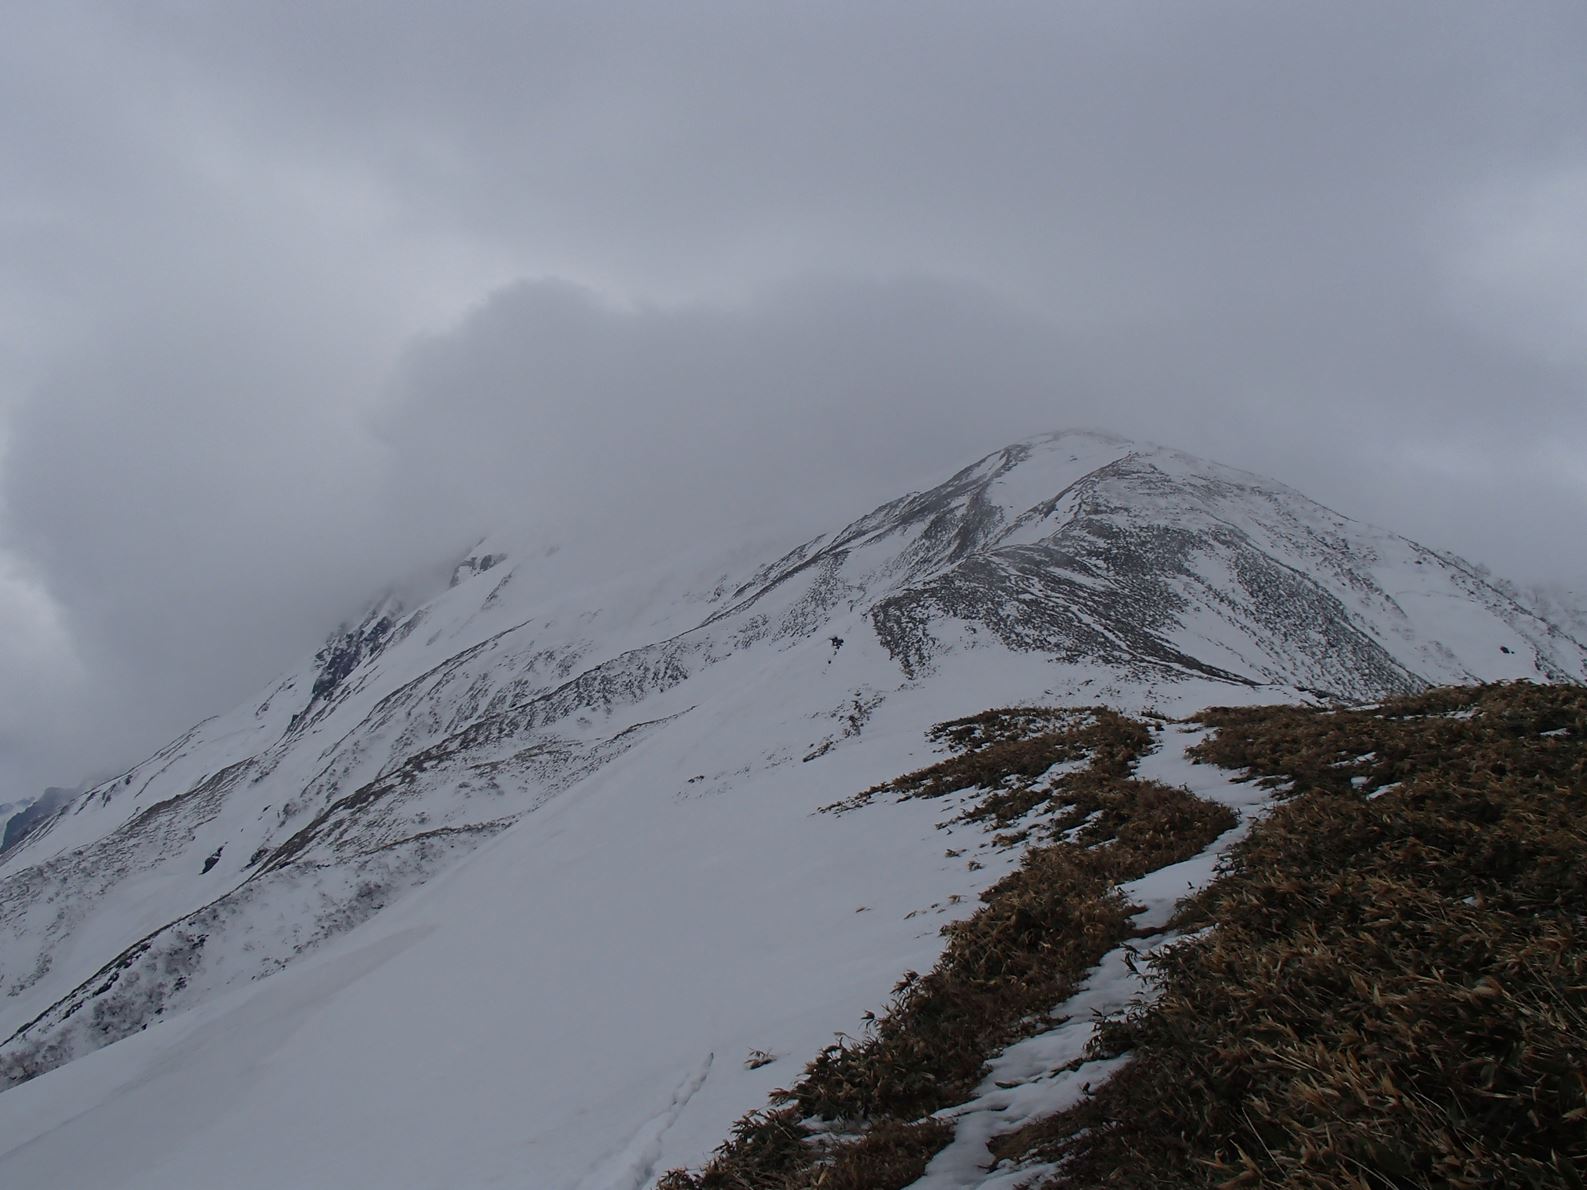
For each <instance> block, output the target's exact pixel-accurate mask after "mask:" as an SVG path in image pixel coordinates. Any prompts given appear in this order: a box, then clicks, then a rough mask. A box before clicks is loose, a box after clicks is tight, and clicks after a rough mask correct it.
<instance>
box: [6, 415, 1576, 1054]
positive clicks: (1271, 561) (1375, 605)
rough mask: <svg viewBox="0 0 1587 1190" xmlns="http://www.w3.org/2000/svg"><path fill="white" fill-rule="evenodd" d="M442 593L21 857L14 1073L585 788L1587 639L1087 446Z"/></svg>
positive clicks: (1405, 561)
mask: <svg viewBox="0 0 1587 1190" xmlns="http://www.w3.org/2000/svg"><path fill="white" fill-rule="evenodd" d="M790 547H791V548H790ZM437 586H438V588H439V589H437V590H436V591H434V592H433V593H430V594H428V597H426V598H422V599H418V600H417V601H403V600H398V599H395V598H386V599H383V600H381V601H379V602H378V603H376V604H374V605H373V606H372V607H371V608H370V609H369V612H368V614H367V615H366V616H365V617H363V618H362V619H361V620H360V621H359V622H358V623H357V624H352V625H348V626H347V627H345V628H344V629H342V630H340V631H339V632H338V633H336V634H334V635H333V637H332V638H331V639H330V640H328V641H327V642H326V644H325V646H324V647H323V648H322V649H320V650H319V651H318V652H317V653H316V654H315V655H314V656H313V657H312V658H308V659H306V660H305V661H304V662H303V663H302V664H300V665H299V666H297V667H296V668H295V669H294V670H292V671H291V672H289V673H288V674H286V675H285V676H283V677H282V678H281V679H279V680H278V681H277V682H275V683H273V684H272V685H271V686H270V687H269V689H268V690H267V691H265V692H264V693H263V694H262V695H261V696H260V697H259V698H257V699H254V700H251V701H250V702H249V703H248V704H246V705H245V706H242V707H239V708H236V709H235V710H233V711H231V712H229V713H227V714H224V715H221V716H218V717H216V718H214V719H210V720H207V721H205V722H204V723H201V724H199V725H198V726H196V727H194V728H193V729H192V730H191V731H189V732H188V733H186V734H185V735H184V736H182V737H181V738H180V739H178V740H176V741H173V742H172V743H171V744H170V745H168V746H167V747H165V748H164V749H162V750H161V751H160V752H158V753H156V754H155V755H154V756H153V757H150V758H149V759H148V760H146V761H143V762H142V763H140V764H138V765H136V766H134V767H133V768H132V769H130V770H128V771H127V772H126V773H124V774H121V775H119V776H118V777H116V778H115V779H114V780H112V781H109V782H106V783H104V784H101V785H99V786H97V787H95V788H93V789H90V790H88V791H87V792H86V793H84V794H82V795H81V796H79V797H77V798H76V799H74V800H73V801H72V802H71V803H70V805H68V806H67V807H66V809H65V810H64V811H63V812H62V813H60V814H58V815H57V816H55V817H54V818H52V819H50V820H48V821H47V822H45V823H43V824H42V825H40V826H38V827H36V828H35V829H34V830H33V832H32V834H31V835H29V837H28V838H27V839H26V840H24V841H23V842H22V844H20V845H19V846H17V847H15V848H14V849H13V850H12V851H10V852H8V853H6V854H5V855H4V856H3V857H0V1076H3V1078H4V1079H5V1080H7V1081H11V1082H15V1081H20V1080H24V1079H27V1078H29V1077H32V1076H33V1075H36V1074H38V1073H40V1072H42V1071H45V1070H49V1069H52V1068H54V1067H56V1066H58V1065H60V1064H62V1063H64V1062H69V1061H71V1060H72V1059H74V1058H76V1057H78V1056H81V1055H83V1054H86V1053H89V1052H91V1051H93V1050H94V1049H96V1048H98V1047H100V1046H102V1045H105V1044H107V1043H109V1042H112V1041H115V1040H117V1039H118V1038H121V1037H125V1036H128V1035H130V1034H131V1033H134V1032H137V1031H139V1030H140V1029H142V1028H143V1027H144V1026H146V1025H148V1024H149V1023H151V1022H154V1021H157V1020H160V1019H162V1018H165V1017H169V1016H171V1015H173V1014H176V1013H179V1012H181V1011H183V1010H188V1009H194V1008H197V1007H200V1006H203V1005H206V1004H208V1003H211V1002H212V1001H214V1000H215V998H216V997H217V996H220V995H221V994H222V993H226V992H227V991H228V989H236V988H239V987H241V986H243V985H246V984H248V983H249V982H250V981H253V980H256V979H258V978H260V977H262V976H265V975H269V974H271V973H273V972H276V971H279V970H281V969H282V968H284V967H289V966H293V965H297V964H298V963H299V962H300V961H301V960H303V959H304V957H305V956H308V955H310V954H312V953H314V952H315V951H317V950H320V949H322V948H323V947H324V945H325V944H326V943H327V942H329V941H331V940H334V939H337V938H338V937H339V936H340V935H343V934H345V933H347V932H349V931H350V930H353V929H354V928H355V927H357V926H359V925H361V924H362V923H364V922H366V921H368V920H369V919H371V918H372V917H375V916H376V915H377V914H381V913H382V911H383V910H385V909H386V908H387V907H388V906H392V905H394V904H395V903H396V902H397V901H399V900H401V899H403V898H405V897H406V896H407V894H408V893H409V892H410V891H411V890H413V889H414V888H416V887H419V886H420V885H423V884H425V883H426V882H429V881H432V880H433V879H434V878H435V877H436V876H437V874H438V873H440V872H442V871H444V870H447V869H450V868H453V867H454V866H456V865H457V864H458V862H459V861H460V860H462V859H463V858H464V857H466V856H469V855H470V854H478V855H479V856H480V858H479V860H478V862H480V863H484V862H485V856H484V854H483V853H480V852H479V848H480V847H481V845H482V844H484V843H485V842H486V841H487V840H491V839H493V838H495V837H497V836H500V835H502V833H503V832H504V831H508V830H509V828H514V829H513V830H512V831H511V832H510V837H509V839H503V840H502V846H503V847H506V846H507V845H508V843H509V841H510V839H516V838H518V837H520V836H528V835H533V834H534V833H535V832H536V831H540V830H545V829H550V828H549V827H548V826H547V825H546V824H547V823H550V822H552V821H554V820H555V814H554V811H555V810H556V808H557V807H558V806H563V805H565V804H571V803H569V801H568V799H570V798H571V799H574V800H575V801H577V800H580V799H588V798H591V797H594V796H596V792H595V791H600V794H599V795H600V796H601V797H605V798H608V799H621V798H623V797H634V798H640V797H651V798H658V799H661V800H663V801H666V802H668V804H669V805H670V804H676V805H677V806H693V807H697V806H699V805H706V804H726V803H728V802H734V801H735V800H744V799H749V800H751V801H752V800H753V796H752V794H751V793H750V792H747V791H750V790H753V789H757V788H761V787H762V786H763V785H767V783H771V784H778V783H782V784H787V783H789V782H794V781H796V780H797V781H818V782H821V783H822V785H823V791H822V792H823V795H824V800H827V801H830V800H832V798H833V797H837V796H842V795H844V794H847V793H850V792H853V789H850V788H845V787H844V786H845V784H846V783H850V782H854V781H858V782H859V784H858V785H856V786H855V788H859V787H863V786H864V785H865V784H869V783H870V782H871V781H874V780H879V779H884V778H886V777H889V776H891V775H893V774H894V773H895V772H897V771H901V769H902V768H903V767H905V762H907V761H908V760H909V758H910V756H911V751H910V750H911V749H913V748H915V747H917V746H918V738H919V732H920V731H921V730H922V729H923V728H924V727H925V726H926V725H928V724H929V723H930V722H932V721H934V720H936V719H945V718H950V717H953V716H955V715H960V714H965V713H970V712H974V711H976V710H979V709H982V708H983V707H985V706H988V705H994V704H999V703H1002V704H1007V703H1015V702H1026V701H1038V700H1039V701H1047V702H1064V701H1077V702H1088V703H1092V702H1111V703H1114V704H1116V705H1121V706H1126V707H1138V706H1142V705H1146V704H1153V705H1157V706H1160V707H1163V708H1173V707H1184V708H1186V709H1189V708H1190V707H1193V706H1200V705H1204V704H1205V703H1208V702H1237V701H1252V700H1258V699H1260V700H1265V701H1272V700H1278V699H1291V698H1306V697H1316V698H1342V699H1358V698H1371V697H1377V696H1380V695H1383V694H1387V693H1391V692H1397V691H1405V690H1413V689H1417V688H1419V687H1421V686H1423V685H1426V684H1428V683H1435V682H1448V681H1466V680H1473V679H1477V680H1491V679H1497V678H1519V677H1525V678H1537V679H1568V680H1577V681H1579V680H1583V679H1587V649H1584V647H1583V645H1582V644H1581V643H1580V642H1579V641H1578V640H1576V639H1574V638H1572V637H1571V636H1570V635H1569V634H1568V633H1567V632H1566V631H1565V630H1564V629H1562V628H1560V627H1559V626H1557V625H1555V624H1553V623H1550V622H1549V621H1547V620H1545V619H1543V618H1541V617H1540V616H1539V615H1537V614H1535V613H1534V612H1532V611H1530V610H1528V609H1527V608H1525V607H1523V606H1522V605H1521V604H1520V603H1518V602H1517V601H1516V600H1515V599H1514V598H1512V597H1511V596H1510V595H1509V594H1508V593H1506V591H1505V590H1503V589H1501V588H1500V587H1499V586H1496V585H1494V583H1492V582H1490V581H1489V580H1488V579H1487V578H1485V577H1484V576H1483V575H1481V574H1479V572H1478V571H1477V570H1476V569H1475V568H1472V567H1470V566H1467V565H1466V564H1464V563H1462V562H1460V561H1459V560H1457V559H1453V558H1449V557H1447V556H1443V555H1439V554H1436V553H1434V552H1432V551H1429V550H1426V549H1424V548H1422V547H1420V546H1417V545H1415V544H1414V543H1412V542H1409V541H1407V540H1405V539H1403V538H1400V537H1397V536H1395V535H1393V534H1391V533H1387V532H1384V531H1381V530H1377V529H1374V528H1371V527H1369V526H1365V525H1361V524H1359V523H1357V522H1353V521H1350V520H1348V519H1347V518H1345V517H1342V516H1339V515H1338V514H1336V513H1333V512H1331V511H1330V510H1328V509H1325V508H1322V507H1321V506H1319V505H1316V504H1314V503H1312V502H1310V501H1308V500H1306V499H1305V498H1304V497H1303V496H1301V495H1299V494H1298V493H1296V492H1294V491H1292V490H1290V489H1288V488H1285V487H1283V486H1282V485H1279V484H1275V483H1272V482H1271V481H1268V480H1264V479H1262V478H1260V477H1257V476H1253V475H1250V474H1248V473H1245V472H1240V471H1235V470H1232V469H1229V468H1225V467H1221V466H1219V465H1216V464H1212V463H1208V462H1205V461H1203V460H1199V459H1195V458H1193V457H1191V456H1187V455H1184V454H1181V453H1178V452H1175V451H1171V450H1166V449H1163V448H1160V447H1156V446H1152V445H1150V444H1145V443H1135V442H1129V441H1126V440H1124V439H1119V438H1114V437H1111V436H1108V435H1103V434H1095V433H1077V432H1070V433H1059V434H1052V435H1045V436H1042V437H1039V438H1034V439H1031V440H1028V441H1026V442H1022V443H1018V444H1014V445H1012V446H1009V447H1006V448H1004V449H1003V450H1000V451H997V452H995V453H993V454H991V455H988V456H987V457H985V458H983V459H981V460H979V461H977V462H975V463H973V464H971V465H970V466H968V467H966V468H964V469H963V470H961V471H959V472H957V473H956V474H954V475H953V476H951V477H949V478H948V479H947V480H945V481H943V482H941V483H939V484H936V485H935V486H932V487H929V488H927V489H925V490H922V491H920V492H916V493H911V494H909V495H906V496H903V497H900V498H899V499H897V500H894V501H891V502H889V503H887V504H885V505H883V506H881V507H879V508H877V509H874V510H872V511H871V512H869V513H866V514H865V515H863V516H861V517H859V518H858V519H856V520H854V521H852V522H851V523H849V524H848V525H846V526H843V527H842V528H840V529H837V530H836V531H834V532H831V533H828V534H823V535H820V536H817V537H814V538H811V539H809V540H807V541H804V542H802V543H799V544H793V543H786V542H785V543H776V544H773V545H771V546H762V545H760V544H755V543H726V544H725V545H724V544H721V543H712V544H710V545H709V546H706V547H700V548H685V547H683V546H682V545H680V546H679V548H677V549H676V550H673V551H672V552H671V554H670V556H668V557H666V558H665V559H663V560H662V561H660V562H658V563H657V564H655V565H652V566H649V567H646V568H630V567H627V566H625V565H624V562H623V559H621V558H615V559H614V558H612V557H611V556H610V555H608V554H606V553H605V552H603V550H602V546H601V543H599V542H596V541H583V542H574V543H568V544H567V545H566V546H564V548H562V549H560V550H554V551H553V550H550V549H547V548H545V547H543V546H542V547H538V548H526V547H524V546H522V545H521V544H518V543H507V542H497V541H494V540H492V539H485V540H483V541H481V542H480V543H478V544H477V545H476V546H475V547H474V548H473V549H472V550H471V551H469V552H468V554H467V555H466V556H465V557H464V558H463V559H462V560H461V561H460V563H459V564H458V565H457V566H456V567H455V568H454V569H453V572H452V574H451V581H450V585H445V586H441V585H440V584H437ZM410 600H411V597H410ZM884 727H885V730H884ZM888 731H891V732H892V733H893V734H891V735H889V734H887V733H888ZM879 737H880V739H881V740H882V741H883V742H881V743H878V742H876V741H877V740H878V738H879ZM904 740H908V741H909V743H908V744H907V745H906V744H903V743H900V742H899V741H904ZM887 741H892V742H890V743H889V742H887ZM801 762H809V767H805V765H804V764H803V763H801ZM622 773H628V774H630V775H631V778H630V779H631V780H633V781H634V782H635V783H634V784H632V785H623V786H619V785H616V784H614V782H616V781H617V775H618V774H622ZM640 773H643V774H644V776H643V778H642V779H640V778H638V777H636V776H633V775H634V774H640ZM834 786H835V788H834ZM826 795H830V796H826ZM570 812H571V811H570ZM686 812H688V811H682V810H680V811H679V813H686ZM513 845H514V846H516V845H517V844H513ZM487 850H488V851H490V852H491V853H492V854H494V853H495V846H494V845H492V848H489V849H487ZM657 876H658V878H660V873H659V872H658V874H657ZM840 1023H841V1022H840Z"/></svg>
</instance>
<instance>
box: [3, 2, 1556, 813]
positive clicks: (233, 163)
mask: <svg viewBox="0 0 1587 1190" xmlns="http://www.w3.org/2000/svg"><path fill="white" fill-rule="evenodd" d="M1583 62H1587V5H1584V4H1582V3H1580V0H1556V2H1552V3H1550V2H1546V0H1527V2H1525V3H1498V2H1495V3H1477V2H1476V0H1426V2H1424V3H1410V2H1393V0H1390V2H1385V0H1362V2H1359V3H1349V2H1335V3H1328V4H1311V5H1298V4H1273V3H1270V2H1268V0H1250V2H1247V3H1224V2H1216V0H1199V2H1196V3H1182V2H1178V0H1173V2H1170V0H1163V2H1161V3H1133V2H1130V0H1091V2H1081V0H1068V2H1063V0H1040V2H1037V0H1030V2H1008V3H998V2H995V0H990V2H978V3H969V2H967V0H964V2H959V3H937V2H932V0H897V2H894V0H864V2H863V3H859V2H856V0H843V2H823V0H801V2H799V3H793V2H788V3H757V2H753V0H732V2H722V3H703V2H699V0H667V2H666V3H652V2H648V0H646V2H638V0H636V2H632V3H621V4H618V3H604V2H602V0H581V2H579V3H577V4H574V3H565V2H564V3H556V4H548V3H539V2H536V0H501V2H496V0H480V2H477V3H462V4H457V3H452V4H444V5H443V4H440V3H417V2H415V0H379V2H378V3H377V2H375V0H341V2H338V3H324V2H322V0H316V2H314V3H306V2H299V0H273V2H271V3H259V2H253V3H228V2H225V0H207V2H204V3H194V2H191V0H183V2H175V0H140V2H139V3H136V4H129V3H124V2H121V0H49V2H48V3H35V2H31V0H15V2H14V3H12V4H10V5H8V7H7V21H6V35H5V37H4V38H3V39H0V449H3V451H4V454H3V456H0V801H4V800H7V798H8V796H9V793H8V791H10V792H24V791H26V790H27V789H29V788H32V787H34V786H37V785H40V784H42V783H44V782H46V781H52V782H75V781H77V780H79V779H81V778H83V777H84V776H86V775H88V774H90V773H92V772H94V771H95V770H101V769H108V768H110V767H113V766H116V765H119V764H122V763H126V762H128V761H130V760H133V759H136V758H137V755H138V754H141V753H144V752H147V751H149V750H152V749H153V748H154V747H156V746H158V745H159V744H160V743H161V742H163V740H164V739H166V738H168V737H169V736H171V735H173V734H174V733H175V732H176V731H178V730H180V729H181V728H183V727H185V726H187V725H188V724H189V723H190V722H191V721H193V720H195V719H196V718H199V717H201V716H203V715H205V714H208V713H211V712H213V711H218V710H221V709H224V708H226V707H227V706H229V705H230V704H232V703H233V702H235V701H236V700H237V699H239V698H241V697H244V696H246V695H247V694H248V693H250V692H251V690H252V689H253V688H254V687H256V686H257V685H259V684H260V683H262V682H263V681H265V680H266V679H267V678H268V677H270V676H271V675H272V674H273V673H274V672H276V671H277V670H279V669H281V668H283V667H284V666H285V665H287V664H289V663H290V662H292V661H293V660H295V659H296V658H297V657H299V656H300V655H302V654H303V653H305V652H306V651H309V650H311V649H312V648H313V647H314V646H315V644H316V643H317V641H318V639H319V638H320V636H321V635H322V634H323V633H324V632H325V631H326V630H327V629H328V628H330V627H331V626H333V625H334V623H335V622H336V621H337V619H338V618H339V617H340V616H342V615H343V614H345V613H346V612H347V611H348V610H350V609H351V608H354V607H356V605H357V603H358V601H359V600H360V599H361V598H362V597H363V596H364V595H365V594H367V593H369V592H370V590H371V588H373V587H378V586H379V585H380V584H381V583H383V582H384V581H386V579H387V578H388V577H389V576H392V575H395V574H397V573H398V572H400V571H402V570H403V569H404V568H407V567H412V566H415V565H417V564H419V563H420V562H421V561H423V560H425V559H427V558H429V557H431V556H433V555H435V554H437V553H440V554H444V553H446V552H448V551H449V550H451V549H453V548H462V547H464V546H466V545H467V544H468V542H469V541H470V540H471V539H472V538H473V536H475V535H477V534H478V533H480V532H483V531H486V530H488V529H490V528H492V527H494V526H496V525H513V526H518V527H520V528H528V529H531V530H543V531H544V532H546V533H548V534H558V533H561V534H566V533H570V532H589V531H601V527H602V526H607V527H615V531H619V532H622V533H627V534H633V533H634V532H636V530H637V529H639V528H649V527H653V526H655V525H656V522H655V521H654V520H653V519H652V518H653V517H654V516H656V515H657V514H656V512H655V511H654V510H658V509H659V510H664V511H665V513H666V515H667V521H666V525H667V526H670V528H667V529H666V530H665V531H677V530H676V526H677V525H678V524H679V523H689V521H688V518H691V517H694V518H699V520H698V524H699V525H700V531H702V532H705V531H711V528H712V527H713V526H714V525H716V524H717V523H718V522H717V521H716V520H714V519H713V512H712V510H714V509H719V508H723V507H730V508H732V509H733V510H734V511H735V513H737V514H739V515H748V516H753V515H754V514H755V513H757V512H758V511H762V510H765V511H768V512H769V511H770V510H774V509H775V510H778V511H779V514H780V515H782V516H784V517H786V516H787V515H788V512H789V510H790V509H792V510H794V511H795V512H796V513H797V514H798V515H800V516H805V517H807V518H808V521H809V526H808V527H809V529H810V531H811V532H812V533H814V532H818V531H820V530H822V529H823V528H825V527H826V526H827V524H828V522H829V521H831V520H832V519H834V518H836V519H843V518H844V517H845V516H846V515H848V514H851V513H856V512H858V511H861V510H862V509H863V508H864V507H866V506H868V504H870V503H874V502H876V501H878V500H881V499H885V498H888V497H890V496H892V495H895V494H898V492H900V491H902V490H904V489H908V488H911V487H919V486H922V485H924V484H926V483H928V482H931V481H932V480H933V479H934V478H935V477H936V476H937V475H938V473H939V472H943V471H945V470H948V469H951V468H953V467H955V466H957V465H959V464H961V463H964V462H967V461H969V460H970V459H973V458H974V457H977V456H978V455H980V454H983V453H985V452H986V451H989V450H992V449H995V448H996V447H998V446H1001V445H1003V444H1004V443H1006V442H1007V441H1010V440H1012V439H1014V438H1017V437H1020V436H1023V435H1026V434H1030V433H1035V432H1040V431H1043V430H1047V429H1056V428H1061V427H1064V426H1068V425H1076V424H1080V425H1090V426H1097V427H1101V428H1110V429H1114V430H1117V431H1119V432H1122V433H1127V434H1133V435H1137V436H1140V437H1144V438H1148V439H1151V440H1154V441H1158V442H1162V443H1165V444H1168V445H1174V446H1180V447H1183V448H1185V449H1189V450H1192V451H1195V452H1197V453H1201V454H1205V455H1208V456H1210V457H1214V458H1217V459H1219V460H1221V461H1224V462H1228V463H1232V464H1235V465H1239V466H1245V467H1249V468H1252V469H1254V470H1257V471H1261V472H1264V473H1266V474H1269V475H1273V476H1276V477H1278V478H1281V479H1283V480H1285V481H1286V482H1288V483H1291V484H1292V485H1294V486H1296V487H1298V488H1300V489H1301V490H1302V491H1305V492H1307V493H1308V494H1310V495H1312V496H1313V497H1315V498H1317V499H1320V500H1322V501H1323V502H1325V503H1328V504H1330V505H1332V506H1334V507H1336V508H1338V509H1340V510H1341V511H1343V512H1346V513H1348V514H1350V515H1353V516H1358V517H1362V518H1364V519H1368V520H1372V521H1375V522H1377V523H1379V524H1383V525H1385V526H1387V527H1389V528H1392V529H1395V530H1398V531H1400V532H1403V533H1406V534H1408V535H1410V536H1413V537H1416V538H1418V539H1420V540H1423V541H1425V542H1427V543H1428V544H1431V545H1434V546H1437V547H1441V548H1446V549H1453V550H1455V551H1457V552H1460V553H1463V554H1465V555H1466V556H1468V557H1471V558H1473V559H1475V560H1479V561H1484V562H1487V563H1489V564H1490V565H1492V566H1493V567H1494V568H1495V569H1496V570H1498V571H1500V572H1501V573H1506V574H1509V575H1512V576H1514V577H1516V578H1517V579H1520V580H1522V581H1531V580H1534V579H1552V578H1563V579H1567V580H1572V581H1581V579H1582V577H1583V575H1584V572H1587V559H1584V558H1583V549H1582V539H1583V534H1582V526H1583V525H1584V524H1587V399H1584V384H1587V70H1583V68H1582V63H1583Z"/></svg>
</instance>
